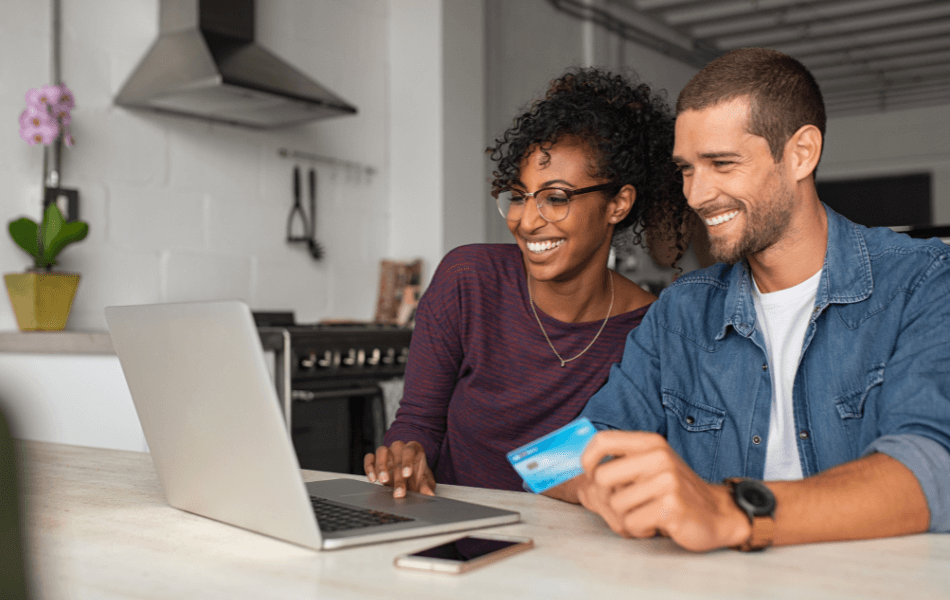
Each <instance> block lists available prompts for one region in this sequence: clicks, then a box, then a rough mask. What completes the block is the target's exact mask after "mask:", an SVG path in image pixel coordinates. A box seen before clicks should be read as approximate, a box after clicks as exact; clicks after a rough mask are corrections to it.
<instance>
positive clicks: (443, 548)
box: [409, 537, 519, 562]
mask: <svg viewBox="0 0 950 600" xmlns="http://www.w3.org/2000/svg"><path fill="white" fill-rule="evenodd" d="M517 544H519V542H512V541H508V540H490V539H485V538H477V537H463V538H459V539H457V540H454V541H451V542H448V543H447V544H442V545H440V546H434V547H432V548H426V549H425V550H420V551H419V552H414V553H413V554H410V555H409V556H420V557H424V558H441V559H443V560H454V561H458V562H468V561H470V560H475V559H476V558H481V557H482V556H485V555H486V554H491V553H492V552H496V551H498V550H504V549H505V548H509V547H511V546H516V545H517Z"/></svg>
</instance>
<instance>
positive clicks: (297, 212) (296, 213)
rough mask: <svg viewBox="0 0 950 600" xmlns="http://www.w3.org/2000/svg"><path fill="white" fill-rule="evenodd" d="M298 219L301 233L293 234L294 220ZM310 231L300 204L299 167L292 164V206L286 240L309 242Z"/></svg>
mask: <svg viewBox="0 0 950 600" xmlns="http://www.w3.org/2000/svg"><path fill="white" fill-rule="evenodd" d="M295 219H298V220H299V221H300V225H301V226H302V227H303V235H299V236H295V235H294V220H295ZM310 240H311V238H310V231H309V228H308V226H307V214H306V213H305V212H304V210H303V205H301V204H300V167H297V166H294V206H293V208H291V209H290V215H289V216H288V217H287V241H288V242H309V241H310Z"/></svg>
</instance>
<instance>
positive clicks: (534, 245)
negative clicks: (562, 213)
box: [525, 238, 564, 254]
mask: <svg viewBox="0 0 950 600" xmlns="http://www.w3.org/2000/svg"><path fill="white" fill-rule="evenodd" d="M563 243H564V238H561V239H559V240H556V241H555V240H547V241H544V242H529V241H527V240H525V244H526V245H527V246H528V250H529V251H531V252H533V253H535V254H541V253H542V252H547V251H548V250H553V249H554V248H557V247H558V246H560V245H561V244H563Z"/></svg>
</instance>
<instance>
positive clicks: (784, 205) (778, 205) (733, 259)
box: [709, 179, 794, 265]
mask: <svg viewBox="0 0 950 600" xmlns="http://www.w3.org/2000/svg"><path fill="white" fill-rule="evenodd" d="M778 181H779V185H778V188H777V189H776V190H774V191H773V192H772V193H771V194H769V196H770V202H769V204H768V205H767V206H761V205H760V206H758V207H755V208H753V207H749V208H748V210H747V211H746V213H745V221H746V225H745V228H744V229H743V230H742V232H741V233H740V234H739V239H738V240H736V241H735V242H734V243H732V244H731V245H730V244H729V243H728V242H727V240H726V239H722V238H716V237H714V236H712V235H710V236H709V253H710V254H711V255H712V257H713V259H715V261H716V262H724V263H727V264H730V265H734V264H736V263H737V262H739V261H742V260H745V259H746V258H748V257H750V256H752V255H754V254H758V253H759V252H762V251H763V250H765V249H766V248H768V247H770V246H772V245H773V244H774V243H775V242H777V241H778V240H779V239H780V238H781V237H782V235H784V234H785V230H786V229H788V224H789V221H790V220H791V216H792V204H793V203H794V194H792V192H791V190H789V189H788V188H787V187H786V186H785V184H784V182H783V181H782V180H781V179H778Z"/></svg>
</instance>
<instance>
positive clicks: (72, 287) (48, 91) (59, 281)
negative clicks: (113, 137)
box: [4, 85, 89, 331]
mask: <svg viewBox="0 0 950 600" xmlns="http://www.w3.org/2000/svg"><path fill="white" fill-rule="evenodd" d="M26 102H27V108H26V110H24V111H23V113H22V114H21V115H20V137H21V138H23V139H24V140H25V141H26V142H27V143H29V144H30V145H31V146H32V145H35V144H37V143H41V144H43V145H44V146H47V148H44V151H45V153H44V155H43V159H44V160H43V176H44V189H45V187H46V185H47V183H51V184H52V186H51V187H57V185H58V180H59V172H58V168H54V171H53V172H52V173H49V174H48V173H47V171H48V166H49V161H48V150H49V148H48V146H49V145H50V144H53V143H64V144H66V145H67V146H72V145H73V139H72V136H71V135H70V134H69V123H70V110H71V109H72V108H73V106H74V103H73V98H72V93H71V92H70V91H69V89H68V88H66V86H65V85H50V86H44V87H41V88H37V89H33V90H30V91H29V92H27V95H26ZM48 175H50V176H49V177H48ZM9 230H10V236H11V237H12V238H13V241H14V242H16V243H17V245H18V246H20V247H21V248H23V250H25V251H26V253H27V254H29V255H30V256H32V257H33V266H32V267H28V268H27V270H26V272H25V273H8V274H6V275H5V276H4V280H5V282H6V285H7V293H8V294H9V295H10V303H11V304H12V305H13V311H14V313H16V318H17V324H18V325H19V327H20V330H21V331H36V330H45V331H56V330H60V329H63V328H64V327H66V320H67V319H68V318H69V310H70V308H71V307H72V302H73V297H74V296H75V294H76V287H77V286H78V285H79V275H78V274H76V273H58V272H53V271H52V268H53V267H54V266H55V265H56V257H57V256H58V255H59V253H60V252H61V251H62V250H63V248H65V247H66V246H67V245H69V244H71V243H73V242H78V241H79V240H81V239H83V238H85V237H86V234H87V233H88V232H89V225H88V224H86V223H84V222H82V221H78V220H77V221H71V222H66V220H65V219H64V218H63V213H62V212H61V211H60V209H59V207H58V206H57V205H56V203H55V202H51V203H50V204H49V205H48V206H47V207H46V209H45V211H44V212H43V220H42V223H36V222H35V221H33V220H32V219H29V218H27V217H21V218H19V219H16V220H14V221H11V222H10V225H9Z"/></svg>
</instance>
